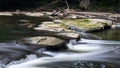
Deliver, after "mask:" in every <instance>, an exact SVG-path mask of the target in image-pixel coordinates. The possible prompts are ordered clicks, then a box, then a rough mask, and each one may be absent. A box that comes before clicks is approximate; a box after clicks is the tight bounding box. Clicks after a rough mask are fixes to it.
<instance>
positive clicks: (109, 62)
mask: <svg viewBox="0 0 120 68" xmlns="http://www.w3.org/2000/svg"><path fill="white" fill-rule="evenodd" d="M23 19H25V20H26V19H27V20H32V22H33V23H40V22H42V21H48V20H50V19H49V18H46V17H28V16H23V15H20V16H0V68H119V66H120V29H107V30H104V31H100V32H92V33H81V32H80V34H81V35H82V36H81V40H80V41H75V40H71V41H70V42H69V43H68V44H67V47H68V49H63V50H58V51H54V50H48V49H46V48H39V47H37V46H35V47H34V46H26V45H24V44H23V43H22V42H19V40H20V39H22V38H25V37H31V36H35V35H34V32H33V30H31V29H25V28H24V27H22V28H20V27H18V26H17V24H16V21H17V20H23ZM98 39H99V40H98ZM38 55H40V56H39V57H38Z"/></svg>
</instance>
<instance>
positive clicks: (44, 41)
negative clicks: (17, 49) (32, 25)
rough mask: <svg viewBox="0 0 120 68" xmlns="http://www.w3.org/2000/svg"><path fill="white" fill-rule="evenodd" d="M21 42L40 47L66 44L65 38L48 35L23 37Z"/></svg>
mask: <svg viewBox="0 0 120 68" xmlns="http://www.w3.org/2000/svg"><path fill="white" fill-rule="evenodd" d="M22 42H23V43H25V44H32V45H39V46H40V47H45V46H61V45H63V44H64V45H65V44H66V41H65V40H62V39H59V38H55V37H50V36H38V37H30V38H24V39H23V40H22Z"/></svg>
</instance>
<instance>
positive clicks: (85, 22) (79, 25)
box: [54, 19, 113, 32]
mask: <svg viewBox="0 0 120 68" xmlns="http://www.w3.org/2000/svg"><path fill="white" fill-rule="evenodd" d="M54 22H55V23H61V24H63V23H64V24H65V25H68V26H69V27H70V28H71V29H73V30H76V31H83V32H90V31H96V30H101V29H105V28H108V27H111V26H112V24H113V22H112V21H110V20H104V19H63V20H54Z"/></svg>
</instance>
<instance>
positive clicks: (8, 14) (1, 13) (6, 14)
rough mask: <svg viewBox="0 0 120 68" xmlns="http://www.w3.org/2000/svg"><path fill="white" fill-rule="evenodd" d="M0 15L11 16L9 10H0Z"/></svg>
mask: <svg viewBox="0 0 120 68" xmlns="http://www.w3.org/2000/svg"><path fill="white" fill-rule="evenodd" d="M0 16H12V13H10V12H0Z"/></svg>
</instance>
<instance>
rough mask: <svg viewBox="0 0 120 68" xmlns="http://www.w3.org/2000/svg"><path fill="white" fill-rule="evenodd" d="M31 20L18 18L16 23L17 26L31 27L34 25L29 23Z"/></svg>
mask: <svg viewBox="0 0 120 68" xmlns="http://www.w3.org/2000/svg"><path fill="white" fill-rule="evenodd" d="M31 22H32V21H31V20H18V21H17V24H18V26H22V27H27V28H31V27H33V26H35V24H34V23H31Z"/></svg>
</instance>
